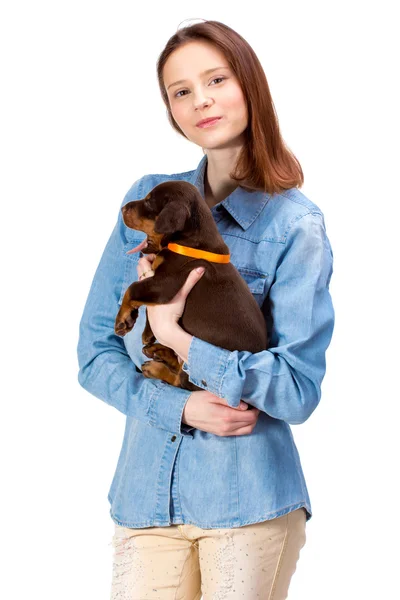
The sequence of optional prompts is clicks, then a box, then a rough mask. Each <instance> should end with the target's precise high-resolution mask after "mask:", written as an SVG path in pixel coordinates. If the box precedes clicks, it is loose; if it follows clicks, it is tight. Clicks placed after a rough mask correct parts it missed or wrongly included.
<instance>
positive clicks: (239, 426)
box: [182, 390, 260, 437]
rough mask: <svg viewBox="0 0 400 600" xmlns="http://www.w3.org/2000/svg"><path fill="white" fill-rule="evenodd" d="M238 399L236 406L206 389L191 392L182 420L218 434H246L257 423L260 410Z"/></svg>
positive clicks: (250, 431) (192, 425)
mask: <svg viewBox="0 0 400 600" xmlns="http://www.w3.org/2000/svg"><path fill="white" fill-rule="evenodd" d="M248 406H249V405H248V404H247V403H246V402H243V400H240V404H239V406H238V407H237V408H233V407H232V406H229V405H228V404H227V401H226V400H225V399H222V398H219V396H215V394H212V393H211V392H208V391H207V390H199V391H196V392H192V393H191V395H190V396H189V399H188V401H187V402H186V404H185V408H184V409H183V415H182V422H183V423H186V424H187V425H190V426H191V427H195V428H196V429H201V430H202V431H206V432H207V433H213V434H214V435H219V436H224V437H225V436H230V435H248V434H249V433H252V431H253V429H254V427H255V426H256V424H257V420H258V417H259V414H260V410H259V409H258V408H256V407H255V406H251V410H250V409H249V408H248Z"/></svg>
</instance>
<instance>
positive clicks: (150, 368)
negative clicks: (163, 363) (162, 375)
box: [142, 360, 158, 379]
mask: <svg viewBox="0 0 400 600" xmlns="http://www.w3.org/2000/svg"><path fill="white" fill-rule="evenodd" d="M154 367H155V363H154V360H147V361H146V362H144V363H143V364H142V373H143V375H144V376H145V377H147V378H148V379H157V378H158V376H157V374H156V372H155V368H154Z"/></svg>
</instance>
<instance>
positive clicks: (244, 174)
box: [157, 21, 304, 194]
mask: <svg viewBox="0 0 400 600" xmlns="http://www.w3.org/2000/svg"><path fill="white" fill-rule="evenodd" d="M199 40H200V41H206V42H209V43H211V44H214V46H215V47H216V48H218V49H219V50H220V51H222V53H223V54H224V56H225V58H226V60H227V62H228V64H229V66H230V68H231V69H232V70H233V72H234V73H235V75H236V77H237V78H238V80H239V83H240V86H241V88H242V92H243V95H244V97H245V99H246V102H247V110H248V115H249V117H248V125H247V128H246V130H245V140H246V141H245V144H244V145H243V148H242V149H241V151H240V153H239V156H238V159H237V162H236V165H235V168H234V171H233V172H232V173H230V174H229V175H230V177H231V178H232V179H233V180H235V181H237V182H238V185H240V186H242V187H243V188H247V189H249V190H262V191H265V192H268V193H270V194H273V193H275V192H277V193H279V192H281V191H283V190H286V189H290V188H292V187H301V186H302V185H303V182H304V176H303V171H302V168H301V166H300V163H299V161H298V160H297V158H296V157H295V156H294V154H293V153H292V152H291V150H290V149H289V148H288V147H287V145H286V144H285V142H284V140H283V138H282V136H281V133H280V130H279V122H278V117H277V114H276V111H275V106H274V103H273V101H272V97H271V93H270V90H269V86H268V82H267V78H266V75H265V72H264V70H263V68H262V66H261V63H260V61H259V60H258V58H257V55H256V54H255V52H254V50H253V49H252V48H251V46H250V45H249V44H248V43H247V42H246V40H245V39H244V38H243V37H242V36H240V35H239V34H238V33H237V32H236V31H234V30H233V29H231V28H230V27H228V26H227V25H224V24H223V23H220V22H219V21H204V22H201V23H195V24H193V25H189V26H187V27H183V28H181V29H178V31H177V32H176V33H175V34H174V35H173V36H172V37H170V39H169V40H168V42H167V44H166V46H165V48H164V50H163V51H162V52H161V54H160V56H159V58H158V61H157V77H158V84H159V87H160V92H161V96H162V99H163V101H164V104H165V106H166V108H167V115H168V120H169V122H170V124H171V125H172V127H173V128H174V129H175V130H176V131H177V132H178V133H179V134H180V135H183V136H184V137H185V138H186V139H187V136H186V135H185V134H184V133H183V131H182V130H181V129H180V127H179V125H178V124H177V123H176V121H175V119H174V118H173V116H172V113H171V108H170V105H169V99H168V94H167V91H166V89H165V84H164V77H163V70H164V65H165V63H166V61H167V59H168V57H169V56H170V55H171V54H172V52H174V50H176V49H177V48H179V47H181V46H183V45H185V44H187V43H189V42H193V41H199Z"/></svg>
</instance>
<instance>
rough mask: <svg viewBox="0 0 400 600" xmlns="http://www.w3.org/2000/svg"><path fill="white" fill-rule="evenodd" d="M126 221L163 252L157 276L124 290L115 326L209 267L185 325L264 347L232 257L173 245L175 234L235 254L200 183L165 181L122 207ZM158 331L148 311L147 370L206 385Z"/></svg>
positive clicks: (224, 343) (207, 336) (257, 313)
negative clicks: (217, 258)
mask: <svg viewBox="0 0 400 600" xmlns="http://www.w3.org/2000/svg"><path fill="white" fill-rule="evenodd" d="M121 210H122V214H123V220H124V223H125V224H126V225H127V226H128V227H130V228H132V229H136V230H139V231H143V232H145V233H146V234H147V240H148V246H147V247H146V248H145V249H144V250H142V252H143V254H150V253H155V254H157V256H156V258H155V260H154V261H153V264H152V268H153V270H154V271H155V274H154V276H153V277H147V278H145V279H142V280H140V281H135V282H134V283H132V284H131V285H130V286H129V287H128V289H127V290H126V292H125V294H124V297H123V301H122V305H121V307H120V310H119V312H118V315H117V317H116V320H115V333H116V334H118V335H120V336H124V335H125V334H126V333H128V332H129V331H131V329H132V328H133V326H134V324H135V321H136V319H137V315H138V309H139V307H140V306H142V305H143V304H145V305H146V306H153V305H155V304H166V303H167V302H169V301H170V300H172V298H173V297H174V296H175V295H176V294H177V293H178V291H179V290H180V289H181V287H182V286H183V284H184V283H185V281H186V279H187V277H188V275H189V272H190V271H191V270H192V269H194V268H195V267H198V266H204V267H205V272H204V275H202V277H201V278H200V280H199V281H198V282H197V283H196V284H195V285H194V287H193V288H192V290H191V291H190V293H189V295H188V297H187V299H186V304H185V310H184V312H183V315H182V317H181V319H180V321H179V325H180V326H181V327H182V328H183V329H184V330H185V331H187V332H188V333H190V334H191V335H194V336H196V337H198V338H200V339H202V340H204V341H206V342H209V343H210V344H214V345H216V346H220V347H221V348H226V349H227V350H231V351H232V350H247V351H249V352H253V353H254V352H260V351H261V350H265V349H266V348H267V344H268V339H267V332H266V325H265V320H264V317H263V314H262V312H261V309H260V307H259V306H258V304H257V302H256V300H255V299H254V298H253V295H252V294H251V292H250V290H249V288H248V285H247V284H246V282H245V281H244V280H243V278H242V277H241V275H240V273H239V272H238V271H237V269H236V267H234V265H233V264H232V263H227V264H224V263H222V264H221V263H215V262H210V261H208V260H205V259H203V258H192V257H189V256H183V255H181V254H177V253H175V252H172V251H171V250H169V249H168V248H167V244H168V243H169V242H174V243H177V244H181V245H183V246H190V247H191V248H198V249H201V250H207V251H208V252H214V253H217V254H229V248H228V246H227V245H226V244H225V242H224V240H223V238H222V236H221V235H220V233H219V231H218V229H217V226H216V223H215V221H214V219H213V216H212V214H211V211H210V209H209V207H208V206H207V205H206V203H205V201H204V200H203V198H202V197H201V195H200V193H199V191H198V190H197V188H196V187H195V186H194V185H192V184H191V183H189V182H186V181H166V182H163V183H160V184H158V185H157V186H155V187H154V188H153V189H152V191H151V192H149V194H147V196H146V197H145V198H143V199H142V200H136V201H132V202H128V203H127V204H125V206H123V207H122V209H121ZM155 341H156V338H155V337H154V334H153V332H152V330H151V327H150V324H149V321H148V319H147V317H146V325H145V328H144V331H143V334H142V342H143V344H144V348H143V353H144V354H145V355H146V356H147V357H148V358H151V359H152V360H150V361H147V362H145V363H144V364H143V365H142V372H143V375H144V376H145V377H152V378H156V379H162V380H163V381H166V382H167V383H169V384H171V385H175V386H177V387H182V388H184V389H188V390H198V389H201V388H199V387H198V386H196V385H194V384H193V383H191V382H190V381H189V378H188V375H187V373H186V372H185V371H183V370H182V368H181V367H182V365H181V363H180V362H179V360H178V358H177V356H176V354H175V352H174V351H173V350H171V349H170V348H167V347H166V346H163V345H162V344H159V343H155Z"/></svg>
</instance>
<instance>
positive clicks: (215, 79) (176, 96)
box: [175, 77, 225, 98]
mask: <svg viewBox="0 0 400 600" xmlns="http://www.w3.org/2000/svg"><path fill="white" fill-rule="evenodd" d="M217 79H219V80H221V81H223V80H224V79H225V77H215V78H214V79H213V80H212V81H211V83H212V82H213V81H217ZM182 92H187V90H179V92H176V94H175V98H182V96H178V94H181V93H182Z"/></svg>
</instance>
